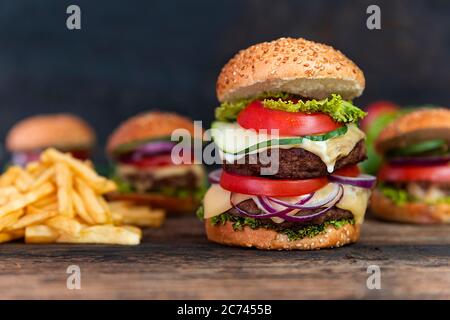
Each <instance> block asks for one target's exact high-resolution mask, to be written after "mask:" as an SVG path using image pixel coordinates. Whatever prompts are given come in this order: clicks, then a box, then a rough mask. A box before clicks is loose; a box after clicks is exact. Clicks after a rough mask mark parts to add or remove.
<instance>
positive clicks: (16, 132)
mask: <svg viewBox="0 0 450 320" xmlns="http://www.w3.org/2000/svg"><path fill="white" fill-rule="evenodd" d="M94 144H95V133H94V131H93V130H92V128H91V127H90V126H89V125H88V124H87V123H86V122H85V121H84V120H83V119H81V118H79V117H77V116H75V115H72V114H46V115H36V116H32V117H29V118H26V119H24V120H22V121H20V122H18V123H17V124H15V125H14V126H13V128H12V129H11V130H10V131H9V133H8V135H7V137H6V148H7V149H8V150H9V151H11V152H16V151H27V150H35V149H42V148H46V147H57V148H60V149H63V150H71V149H72V148H79V147H82V148H90V147H92V146H93V145H94Z"/></svg>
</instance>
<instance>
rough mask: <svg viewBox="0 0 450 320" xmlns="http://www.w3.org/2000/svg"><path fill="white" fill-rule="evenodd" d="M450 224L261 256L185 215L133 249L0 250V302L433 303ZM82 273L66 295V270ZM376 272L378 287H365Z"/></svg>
mask: <svg viewBox="0 0 450 320" xmlns="http://www.w3.org/2000/svg"><path fill="white" fill-rule="evenodd" d="M449 258H450V225H447V226H413V225H401V224H388V223H384V222H379V221H373V220H367V221H366V223H365V224H364V227H363V230H362V238H361V240H360V242H359V243H357V244H355V245H352V246H347V247H343V248H339V249H332V250H321V251H311V252H300V251H297V252H295V251H293V252H282V251H279V252H278V251H277V252H268V251H258V250H254V249H240V248H230V247H224V246H220V245H216V244H213V243H209V242H207V241H206V239H205V237H204V231H203V228H202V225H201V223H200V222H199V221H198V220H196V219H195V218H194V217H185V218H177V219H176V218H173V219H169V220H168V221H167V222H166V224H165V226H164V227H163V228H162V229H159V230H146V232H145V237H144V241H143V244H142V245H140V246H135V247H123V246H98V245H94V246H88V245H25V244H22V243H11V244H6V245H1V246H0V284H1V287H2V290H1V293H0V298H12V299H17V298H62V299H70V298H86V299H94V298H96V299H106V298H117V299H129V298H144V299H324V298H332V299H334V298H338V299H341V298H344V299H345V298H356V299H361V298H363V299H365V298H369V299H371V298H375V299H379V298H382V299H391V298H394V299H397V298H405V299H434V298H445V299H449V298H450V266H449V260H450V259H449ZM69 265H78V266H79V267H80V269H81V289H80V290H68V289H67V287H66V279H67V277H68V274H67V273H66V269H67V267H68V266H69ZM369 265H378V266H379V267H380V268H381V290H369V289H368V288H367V286H366V280H367V277H368V276H370V274H368V273H367V267H368V266H369Z"/></svg>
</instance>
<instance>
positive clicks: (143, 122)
mask: <svg viewBox="0 0 450 320" xmlns="http://www.w3.org/2000/svg"><path fill="white" fill-rule="evenodd" d="M181 128H182V129H186V130H188V131H189V133H190V134H191V135H192V136H193V137H194V136H195V134H196V133H195V132H194V128H195V126H194V123H193V122H192V120H190V119H188V118H186V117H183V116H180V115H178V114H176V113H169V112H159V111H151V112H146V113H141V114H138V115H135V116H133V117H131V118H129V119H128V120H126V121H125V122H123V123H122V124H121V125H120V126H119V127H118V128H117V129H116V130H115V131H114V132H113V133H112V134H111V135H110V137H109V138H108V142H107V146H106V151H107V152H108V153H112V152H113V151H114V150H115V149H116V148H118V147H119V146H121V145H123V144H126V143H131V142H136V141H139V140H149V139H155V138H164V137H167V136H169V137H170V136H171V134H172V132H173V131H174V130H176V129H181ZM199 132H200V133H202V131H199ZM197 134H198V133H197ZM198 138H201V136H200V137H198Z"/></svg>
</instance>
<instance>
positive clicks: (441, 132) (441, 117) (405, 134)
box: [375, 108, 450, 154]
mask: <svg viewBox="0 0 450 320" xmlns="http://www.w3.org/2000/svg"><path fill="white" fill-rule="evenodd" d="M430 139H445V140H447V141H449V142H450V110H449V109H445V108H433V109H420V110H417V111H413V112H410V113H407V114H405V115H403V116H401V117H399V118H398V119H396V120H394V121H393V122H391V123H390V124H389V125H388V126H387V127H386V128H385V129H384V130H383V131H382V132H381V133H380V135H379V136H378V138H377V140H376V141H375V148H376V150H377V151H378V152H379V153H381V154H383V153H385V152H386V151H389V150H392V149H395V148H402V147H406V146H408V145H410V144H413V143H417V142H421V141H426V140H430Z"/></svg>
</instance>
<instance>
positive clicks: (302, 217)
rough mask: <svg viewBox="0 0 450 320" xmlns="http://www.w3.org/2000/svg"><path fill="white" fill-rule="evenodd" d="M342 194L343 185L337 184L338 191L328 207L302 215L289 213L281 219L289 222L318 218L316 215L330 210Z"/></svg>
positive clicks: (318, 215)
mask: <svg viewBox="0 0 450 320" xmlns="http://www.w3.org/2000/svg"><path fill="white" fill-rule="evenodd" d="M343 196H344V187H342V186H341V185H339V193H338V195H337V196H336V198H335V199H334V200H333V201H332V202H330V203H329V207H327V208H325V209H323V210H320V211H319V212H315V213H312V214H308V215H303V216H290V215H287V214H286V215H285V216H284V217H283V219H284V220H286V221H290V222H305V221H309V220H312V219H314V218H318V217H320V216H322V215H324V214H325V213H327V212H328V211H329V210H331V209H332V208H333V207H334V205H335V204H336V203H338V202H339V201H341V199H342V197H343Z"/></svg>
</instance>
